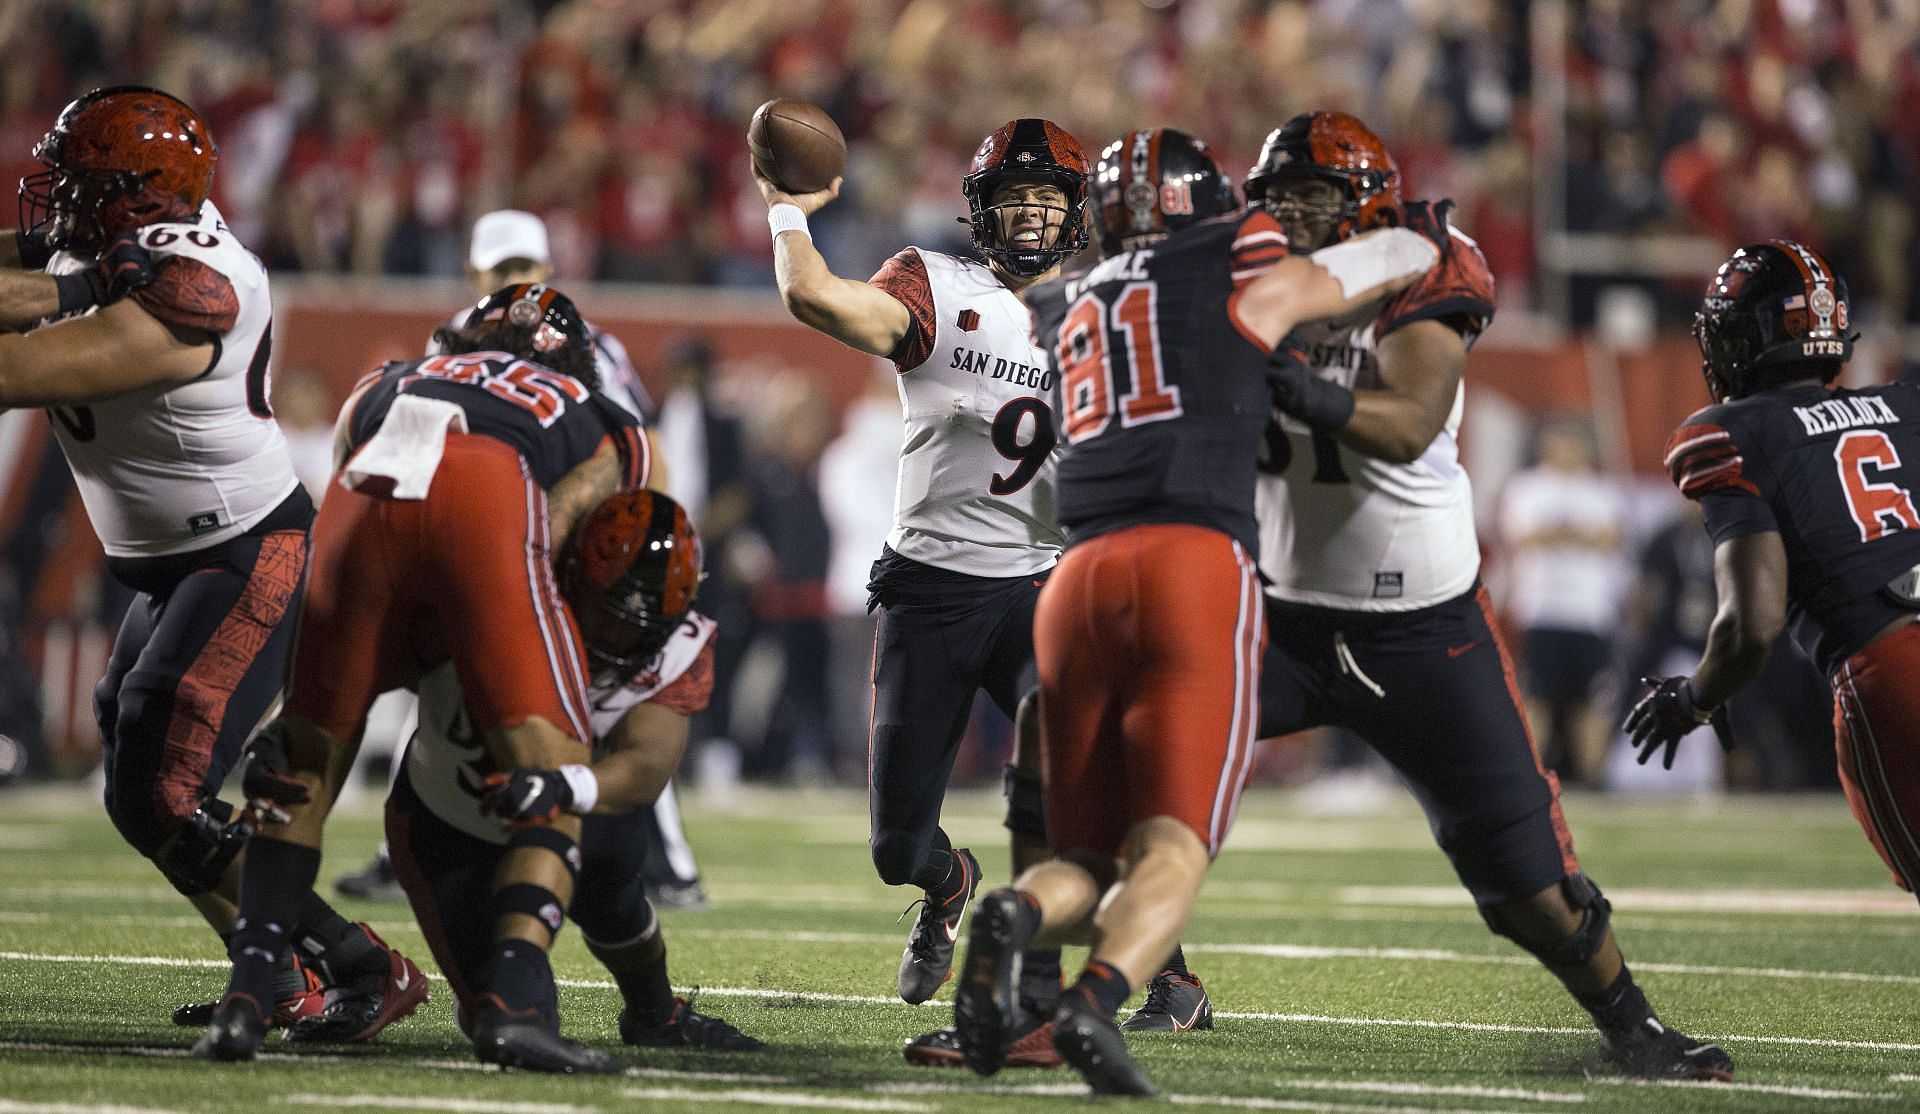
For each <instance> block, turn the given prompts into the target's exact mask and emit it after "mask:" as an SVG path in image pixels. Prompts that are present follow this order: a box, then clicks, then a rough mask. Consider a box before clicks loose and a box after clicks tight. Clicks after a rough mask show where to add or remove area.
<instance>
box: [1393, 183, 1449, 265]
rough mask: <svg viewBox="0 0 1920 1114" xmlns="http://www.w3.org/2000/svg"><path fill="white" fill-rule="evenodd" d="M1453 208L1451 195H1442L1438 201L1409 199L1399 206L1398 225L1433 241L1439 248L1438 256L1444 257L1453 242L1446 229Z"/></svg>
mask: <svg viewBox="0 0 1920 1114" xmlns="http://www.w3.org/2000/svg"><path fill="white" fill-rule="evenodd" d="M1453 209H1454V205H1453V198H1451V197H1443V198H1441V199H1440V200H1438V201H1409V202H1407V203H1406V204H1404V205H1402V206H1400V226H1401V227H1402V228H1405V229H1407V230H1408V231H1409V232H1418V233H1419V234H1420V235H1422V236H1425V237H1426V238H1427V239H1429V240H1431V241H1433V245H1434V246H1435V247H1437V248H1439V249H1440V258H1442V259H1445V258H1446V257H1447V249H1448V248H1449V247H1451V246H1452V244H1453V234H1452V233H1451V232H1449V231H1448V230H1447V227H1448V226H1447V220H1448V218H1449V217H1451V216H1452V215H1453Z"/></svg>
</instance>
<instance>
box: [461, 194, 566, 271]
mask: <svg viewBox="0 0 1920 1114" xmlns="http://www.w3.org/2000/svg"><path fill="white" fill-rule="evenodd" d="M509 259H531V260H533V261H534V262H535V263H547V262H551V261H552V256H551V254H550V253H549V252H548V250H547V223H546V222H545V221H543V220H541V219H540V218H539V217H537V216H534V215H533V214H532V213H528V212H524V211H522V210H520V209H496V210H495V211H493V212H491V213H486V214H484V215H482V216H481V218H480V219H479V220H477V221H474V222H473V246H472V247H471V248H470V249H468V251H467V262H468V263H470V264H472V266H473V269H474V270H476V271H491V270H493V269H494V268H495V267H498V266H499V265H500V264H501V263H503V262H505V261H506V260H509Z"/></svg>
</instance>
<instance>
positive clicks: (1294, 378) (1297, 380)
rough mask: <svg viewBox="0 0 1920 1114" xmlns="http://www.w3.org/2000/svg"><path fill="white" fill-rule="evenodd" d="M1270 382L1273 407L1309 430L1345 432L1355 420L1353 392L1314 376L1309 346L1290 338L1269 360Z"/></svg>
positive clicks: (1268, 379)
mask: <svg viewBox="0 0 1920 1114" xmlns="http://www.w3.org/2000/svg"><path fill="white" fill-rule="evenodd" d="M1267 382H1268V385H1269V388H1270V389H1271V390H1272V392H1273V405H1274V406H1275V407H1276V408H1278V409H1279V410H1280V411H1281V412H1283V413H1286V414H1291V415H1293V416H1294V417H1296V418H1298V419H1300V420H1301V421H1303V422H1305V423H1307V425H1308V426H1309V427H1310V428H1313V429H1324V430H1327V431H1329V432H1331V431H1333V430H1338V429H1344V428H1345V427H1346V424H1347V422H1348V421H1349V420H1351V419H1352V418H1353V392H1352V391H1349V390H1348V389H1346V388H1345V387H1342V386H1341V385H1340V384H1338V383H1335V382H1332V381H1331V380H1327V379H1322V378H1320V377H1319V376H1317V375H1315V374H1314V373H1313V370H1312V369H1311V368H1309V367H1308V366H1307V350H1306V346H1305V345H1303V344H1301V343H1300V342H1299V341H1298V340H1295V339H1294V338H1293V336H1292V335H1291V334H1289V335H1288V336H1286V337H1284V338H1282V339H1281V341H1280V347H1278V348H1276V349H1274V350H1273V355H1271V356H1269V357H1267Z"/></svg>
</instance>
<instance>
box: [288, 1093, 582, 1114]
mask: <svg viewBox="0 0 1920 1114" xmlns="http://www.w3.org/2000/svg"><path fill="white" fill-rule="evenodd" d="M279 1101H281V1102H288V1103H293V1104H295V1105H298V1106H324V1107H373V1108H375V1109H383V1110H445V1111H449V1112H450V1114H599V1111H600V1108H599V1107H597V1106H575V1105H573V1104H572V1103H565V1102H495V1101H492V1100H489V1099H456V1098H431V1097H427V1096H422V1095H315V1094H297V1095H281V1096H280V1098H279Z"/></svg>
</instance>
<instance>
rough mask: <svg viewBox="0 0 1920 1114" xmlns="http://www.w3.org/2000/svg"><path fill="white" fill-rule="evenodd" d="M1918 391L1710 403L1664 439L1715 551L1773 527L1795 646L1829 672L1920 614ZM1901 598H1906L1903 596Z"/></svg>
mask: <svg viewBox="0 0 1920 1114" xmlns="http://www.w3.org/2000/svg"><path fill="white" fill-rule="evenodd" d="M1916 466H1920V391H1916V390H1915V389H1914V387H1913V386H1912V385H1911V384H1906V383H1895V384H1890V385H1887V386H1883V387H1869V388H1864V389H1859V390H1852V389H1845V388H1843V389H1840V390H1829V389H1828V388H1826V387H1822V386H1817V385H1808V386H1802V387H1793V388H1785V389H1779V390H1769V391H1760V392H1758V393H1755V394H1751V395H1747V396H1746V397H1744V398H1741V399H1739V400H1737V401H1734V402H1725V403H1721V404H1719V405H1717V406H1709V407H1707V408H1706V409H1704V410H1701V411H1699V412H1697V413H1695V414H1694V415H1693V416H1692V417H1690V418H1688V419H1687V420H1686V421H1685V422H1684V423H1683V424H1682V425H1681V426H1680V428H1679V429H1677V430H1675V431H1674V433H1673V437H1672V439H1671V440H1669V441H1668V443H1667V454H1666V467H1667V471H1668V474H1669V475H1670V476H1671V477H1672V479H1673V482H1674V486H1676V487H1678V488H1679V489H1680V493H1681V494H1683V495H1685V496H1686V497H1687V498H1689V499H1692V500H1695V501H1697V502H1698V503H1699V504H1700V507H1701V511H1702V512H1703V515H1704V517H1705V520H1706V527H1707V533H1708V534H1710V535H1712V537H1713V540H1714V544H1716V545H1718V544H1719V543H1721V542H1724V541H1728V540H1729V539H1732V538H1738V537H1742V536H1744V535H1748V534H1758V533H1765V532H1767V531H1777V532H1778V533H1779V534H1780V540H1781V543H1782V544H1783V546H1784V547H1785V549H1786V552H1787V601H1788V613H1789V618H1790V620H1791V622H1792V625H1793V632H1794V640H1795V641H1796V642H1798V643H1799V644H1800V648H1801V649H1802V650H1805V651H1806V652H1807V654H1808V656H1810V657H1812V658H1813V660H1814V662H1815V663H1816V664H1818V665H1819V666H1820V668H1821V669H1822V670H1823V671H1825V672H1826V673H1827V674H1828V675H1832V674H1833V673H1834V672H1836V671H1837V670H1838V669H1839V668H1840V666H1841V665H1842V664H1844V663H1845V662H1846V660H1847V658H1849V657H1850V656H1852V655H1853V653H1854V652H1855V651H1857V650H1859V649H1860V648H1861V647H1862V646H1864V645H1866V643H1867V642H1869V641H1870V640H1872V638H1873V637H1874V635H1875V634H1877V633H1879V631H1880V630H1882V629H1883V628H1884V627H1886V626H1887V624H1889V623H1891V622H1892V621H1893V620H1895V619H1897V618H1899V617H1900V615H1901V613H1902V612H1913V611H1920V599H1916V598H1915V592H1914V583H1913V578H1912V577H1911V576H1910V575H1908V574H1910V573H1911V572H1912V570H1914V568H1915V567H1916V566H1920V508H1916V506H1915V503H1914V495H1913V491H1914V488H1915V487H1916V486H1920V468H1917V467H1916ZM1903 595H1904V596H1905V597H1906V598H1905V599H1903V598H1902V596H1903Z"/></svg>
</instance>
